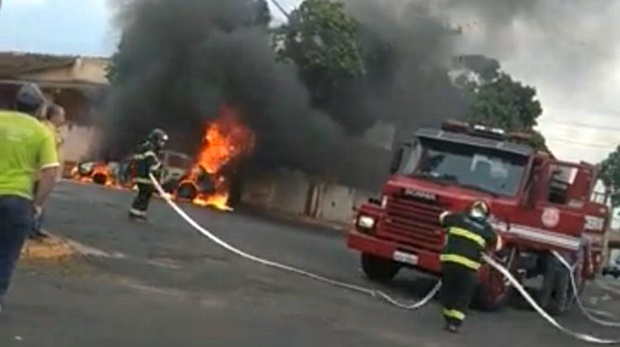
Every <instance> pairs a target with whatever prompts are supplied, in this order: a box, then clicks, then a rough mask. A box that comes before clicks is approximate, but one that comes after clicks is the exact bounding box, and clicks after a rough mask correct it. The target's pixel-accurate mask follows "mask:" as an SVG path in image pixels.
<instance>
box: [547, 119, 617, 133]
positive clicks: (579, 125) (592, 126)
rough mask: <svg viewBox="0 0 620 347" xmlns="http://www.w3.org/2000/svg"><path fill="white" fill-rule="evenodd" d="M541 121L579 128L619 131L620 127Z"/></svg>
mask: <svg viewBox="0 0 620 347" xmlns="http://www.w3.org/2000/svg"><path fill="white" fill-rule="evenodd" d="M541 123H549V124H558V125H560V124H561V125H568V126H576V127H580V128H587V129H598V130H606V131H617V132H620V127H610V126H604V125H593V124H587V123H579V122H562V121H541Z"/></svg>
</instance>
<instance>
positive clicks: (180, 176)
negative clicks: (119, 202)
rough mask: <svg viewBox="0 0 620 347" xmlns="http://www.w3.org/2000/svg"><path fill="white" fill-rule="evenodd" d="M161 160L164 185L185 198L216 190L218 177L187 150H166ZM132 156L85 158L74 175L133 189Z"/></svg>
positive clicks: (160, 154) (176, 194)
mask: <svg viewBox="0 0 620 347" xmlns="http://www.w3.org/2000/svg"><path fill="white" fill-rule="evenodd" d="M159 160H161V162H162V163H163V165H164V170H163V174H162V177H161V180H160V182H161V185H162V188H163V189H164V191H166V192H167V193H170V194H174V195H175V196H176V197H178V198H180V199H184V200H190V201H191V200H193V199H194V198H195V197H196V196H198V195H199V194H209V193H212V192H214V189H215V181H214V180H215V178H214V177H213V175H211V174H209V173H208V172H206V170H204V169H203V168H201V167H200V166H197V165H195V163H194V160H193V158H192V157H190V156H189V155H187V154H185V153H181V152H176V151H171V150H162V151H160V152H159ZM131 163H132V158H131V156H128V157H126V158H125V159H123V160H121V161H119V162H108V163H105V162H100V161H85V162H81V163H79V164H78V165H77V166H76V168H75V170H74V177H75V178H77V179H81V180H87V181H91V182H93V183H96V184H100V185H106V184H108V185H110V184H112V185H116V186H120V187H124V188H127V189H131V188H132V187H133V178H134V176H135V175H134V173H133V172H132V166H131Z"/></svg>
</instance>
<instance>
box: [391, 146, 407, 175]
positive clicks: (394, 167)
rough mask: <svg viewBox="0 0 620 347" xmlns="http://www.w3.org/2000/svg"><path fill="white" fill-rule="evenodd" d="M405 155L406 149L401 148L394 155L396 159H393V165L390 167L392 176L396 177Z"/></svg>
mask: <svg viewBox="0 0 620 347" xmlns="http://www.w3.org/2000/svg"><path fill="white" fill-rule="evenodd" d="M404 154H405V148H404V147H400V148H399V149H398V150H397V151H396V153H394V157H393V158H392V165H391V166H390V174H392V175H394V174H395V173H397V172H398V169H400V164H401V163H402V161H403V155H404Z"/></svg>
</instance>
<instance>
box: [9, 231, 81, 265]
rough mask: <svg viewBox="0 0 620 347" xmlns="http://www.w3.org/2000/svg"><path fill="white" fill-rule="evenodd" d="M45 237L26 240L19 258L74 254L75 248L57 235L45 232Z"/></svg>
mask: <svg viewBox="0 0 620 347" xmlns="http://www.w3.org/2000/svg"><path fill="white" fill-rule="evenodd" d="M45 234H46V235H47V238H45V239H42V240H30V239H28V240H26V243H25V244H24V247H23V248H22V251H21V256H20V260H38V259H44V260H52V259H61V258H69V257H71V256H73V255H75V254H76V253H77V252H76V250H75V249H74V248H73V247H72V246H71V245H70V244H69V243H68V242H67V241H65V240H63V239H62V238H60V237H58V236H54V235H51V234H49V233H47V232H46V233H45Z"/></svg>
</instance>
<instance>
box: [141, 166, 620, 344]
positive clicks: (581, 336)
mask: <svg viewBox="0 0 620 347" xmlns="http://www.w3.org/2000/svg"><path fill="white" fill-rule="evenodd" d="M150 178H151V180H152V181H153V184H154V185H155V188H156V189H157V191H158V192H159V194H160V195H161V196H162V197H163V198H164V200H165V201H166V203H167V204H168V205H169V206H170V207H171V208H172V209H173V210H174V211H175V212H176V213H177V214H178V215H179V216H180V217H181V218H183V219H184V220H185V221H186V222H187V223H189V224H190V225H191V226H192V227H193V228H194V229H196V230H197V231H198V232H200V234H202V235H203V236H205V237H207V238H208V239H209V240H211V241H213V242H214V243H215V244H217V245H218V246H220V247H222V248H224V249H226V250H227V251H229V252H231V253H234V254H236V255H238V256H240V257H242V258H245V259H248V260H251V261H254V262H257V263H259V264H263V265H266V266H270V267H273V268H276V269H280V270H284V271H288V272H292V273H295V274H298V275H301V276H304V277H307V278H311V279H314V280H317V281H320V282H323V283H327V284H330V285H333V286H336V287H340V288H344V289H349V290H352V291H356V292H359V293H362V294H366V295H370V296H372V297H379V298H382V299H384V300H386V301H387V302H389V303H390V304H392V305H394V306H396V307H399V308H402V309H406V310H416V309H419V308H421V307H422V306H424V305H426V304H427V303H428V302H430V300H431V299H432V298H433V297H434V296H435V295H436V294H437V292H438V291H439V289H440V288H441V281H438V282H437V284H436V285H435V286H434V287H433V289H432V290H431V291H430V292H429V293H428V294H427V295H426V296H425V297H424V298H422V300H420V301H418V302H413V303H410V304H405V303H401V302H399V301H397V300H395V299H393V298H392V297H390V296H389V295H388V294H386V293H384V292H382V291H379V290H375V289H370V288H366V287H362V286H358V285H355V284H351V283H346V282H342V281H338V280H333V279H330V278H327V277H324V276H321V275H317V274H314V273H311V272H309V271H305V270H301V269H298V268H296V267H293V266H288V265H284V264H280V263H278V262H275V261H271V260H267V259H263V258H260V257H257V256H254V255H251V254H248V253H246V252H243V251H241V250H239V249H237V248H235V247H233V246H231V245H229V244H228V243H226V242H224V241H222V240H221V239H220V238H218V237H217V236H215V235H214V234H213V233H211V232H210V231H208V230H206V229H205V228H203V227H202V226H200V224H198V223H196V221H194V220H193V219H192V218H191V217H190V216H188V215H187V214H186V213H185V211H183V210H182V209H181V208H180V207H179V206H178V205H177V204H176V203H175V202H174V201H172V199H171V198H170V196H169V195H168V194H166V192H165V191H164V190H163V188H162V187H161V185H160V184H159V182H158V181H157V180H156V179H155V178H154V177H153V176H152V175H151V176H150ZM483 259H484V261H486V262H487V263H488V264H489V265H491V266H492V267H493V268H495V269H496V270H497V271H499V272H500V273H501V274H502V275H504V276H505V277H506V278H507V279H508V280H509V281H510V282H511V283H512V285H513V286H514V287H515V288H516V289H517V291H519V293H520V294H521V295H522V296H523V298H525V300H526V301H527V302H528V303H529V304H530V305H531V306H532V307H533V308H534V309H535V310H536V312H538V314H540V315H541V316H542V317H543V318H544V319H545V320H546V321H547V322H549V323H550V324H551V325H553V326H554V327H555V328H557V329H558V330H560V331H562V332H563V333H565V334H567V335H570V336H572V337H574V338H576V339H578V340H581V341H585V342H589V343H595V344H606V345H612V344H620V339H617V340H609V339H601V338H598V337H595V336H592V335H588V334H582V333H577V332H574V331H571V330H569V329H567V328H565V327H563V326H562V325H560V324H559V323H558V322H557V321H556V320H555V319H554V318H553V317H551V316H550V315H549V314H548V313H547V312H545V310H543V309H542V308H541V307H540V306H539V305H538V304H537V303H536V301H535V300H534V299H533V298H532V297H531V296H530V295H529V294H528V293H527V291H526V290H525V288H523V286H522V285H521V284H520V283H519V281H517V280H516V279H515V278H514V277H513V276H512V274H510V272H509V271H508V270H507V269H506V268H504V267H503V266H502V265H501V264H499V263H497V262H496V261H495V260H494V259H493V258H491V257H490V256H488V255H486V254H483Z"/></svg>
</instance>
